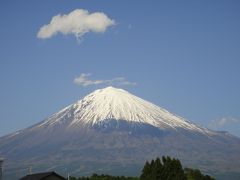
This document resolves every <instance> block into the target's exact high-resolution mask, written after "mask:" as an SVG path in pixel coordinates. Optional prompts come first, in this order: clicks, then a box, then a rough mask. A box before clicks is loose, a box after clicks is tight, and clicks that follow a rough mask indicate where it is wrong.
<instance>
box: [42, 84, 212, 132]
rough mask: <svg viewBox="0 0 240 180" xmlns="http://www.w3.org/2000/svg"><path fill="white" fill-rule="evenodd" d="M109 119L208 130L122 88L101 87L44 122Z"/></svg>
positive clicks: (70, 123)
mask: <svg viewBox="0 0 240 180" xmlns="http://www.w3.org/2000/svg"><path fill="white" fill-rule="evenodd" d="M108 120H116V121H118V120H124V121H127V122H130V123H137V124H148V125H152V126H154V127H157V128H160V129H167V128H171V129H176V128H183V129H188V130H194V131H198V132H203V133H205V132H206V131H208V130H207V129H205V128H202V127H199V126H197V125H195V124H194V123H191V122H189V121H187V120H185V119H183V118H181V117H179V116H176V115H174V114H171V113H170V112H168V111H167V110H165V109H163V108H161V107H158V106H156V105H154V104H152V103H150V102H148V101H146V100H143V99H141V98H139V97H137V96H135V95H133V94H131V93H129V92H127V91H125V90H123V89H118V88H114V87H107V88H104V89H98V90H95V91H94V92H92V93H90V94H89V95H87V96H85V97H84V98H83V99H81V100H79V101H78V102H76V103H75V104H72V105H70V106H68V107H66V108H64V109H63V110H61V111H60V112H58V113H56V114H54V115H53V116H52V117H50V118H49V119H47V120H46V121H45V122H44V123H42V124H40V126H42V125H53V124H59V123H63V122H66V121H68V122H67V124H68V127H69V128H71V127H75V128H76V127H80V126H81V127H82V126H94V125H96V124H101V123H103V122H106V121H108Z"/></svg>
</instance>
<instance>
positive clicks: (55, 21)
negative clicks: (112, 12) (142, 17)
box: [37, 9, 116, 39]
mask: <svg viewBox="0 0 240 180" xmlns="http://www.w3.org/2000/svg"><path fill="white" fill-rule="evenodd" d="M115 24H116V23H115V21H114V20H113V19H110V18H109V17H108V16H107V15H106V14H104V13H103V12H94V13H89V12H88V11H87V10H84V9H76V10H74V11H72V12H70V13H69V14H63V15H61V14H58V15H56V16H54V17H52V20H51V21H50V23H49V24H46V25H43V26H42V27H41V28H40V30H39V31H38V34H37V37H38V38H41V39H46V38H51V37H52V36H54V35H56V34H57V33H62V34H63V35H68V34H73V35H75V37H76V38H77V39H80V38H81V37H82V36H83V35H84V34H86V33H88V32H95V33H104V32H105V31H106V29H107V28H108V27H110V26H113V25H115Z"/></svg>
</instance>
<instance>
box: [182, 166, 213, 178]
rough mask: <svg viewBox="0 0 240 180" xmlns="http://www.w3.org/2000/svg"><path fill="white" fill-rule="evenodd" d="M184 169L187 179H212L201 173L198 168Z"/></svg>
mask: <svg viewBox="0 0 240 180" xmlns="http://www.w3.org/2000/svg"><path fill="white" fill-rule="evenodd" d="M184 171H185V175H186V177H187V179H188V180H214V178H213V177H211V176H209V175H203V174H202V173H201V172H200V171H199V170H198V169H190V168H185V169H184Z"/></svg>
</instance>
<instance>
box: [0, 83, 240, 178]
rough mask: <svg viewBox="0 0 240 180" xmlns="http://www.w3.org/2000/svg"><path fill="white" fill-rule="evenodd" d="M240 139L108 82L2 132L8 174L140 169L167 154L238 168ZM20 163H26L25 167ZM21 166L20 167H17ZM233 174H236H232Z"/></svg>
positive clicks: (212, 170) (205, 166)
mask: <svg viewBox="0 0 240 180" xmlns="http://www.w3.org/2000/svg"><path fill="white" fill-rule="evenodd" d="M239 152H240V139H239V138H237V137H234V136H232V135H231V134H228V133H226V132H217V131H212V130H209V129H207V128H204V127H201V126H198V125H196V124H194V123H192V122H190V121H188V120H186V119H184V118H181V117H179V116H176V115H174V114H172V113H170V112H169V111H167V110H165V109H163V108H161V107H158V106H156V105H154V104H152V103H150V102H148V101H145V100H143V99H141V98H139V97H137V96H135V95H132V94H130V93H129V92H127V91H125V90H122V89H117V88H114V87H107V88H104V89H99V90H96V91H94V92H92V93H90V94H89V95H87V96H85V97H84V98H82V99H81V100H79V101H77V102H76V103H74V104H71V105H69V106H67V107H66V108H64V109H62V110H60V111H59V112H57V113H55V114H53V115H52V116H51V117H49V118H47V119H46V120H44V121H42V122H40V123H38V124H36V125H33V126H31V127H29V128H26V129H23V130H20V131H17V132H15V133H12V134H10V135H6V136H3V137H1V138H0V156H2V157H4V159H5V164H6V168H5V169H6V173H5V174H6V177H5V179H6V180H7V179H11V180H14V179H18V177H17V176H14V175H15V174H16V172H18V173H17V174H19V175H21V176H22V175H25V174H24V169H26V168H28V167H29V166H33V165H34V166H33V169H35V170H36V171H47V170H56V171H58V172H62V173H66V172H65V171H66V167H68V172H70V174H71V175H75V176H79V175H89V174H92V173H108V174H116V175H123V174H124V175H139V173H140V170H141V167H142V166H143V164H144V163H145V161H146V160H147V159H153V158H155V157H157V156H162V155H169V156H172V157H176V158H179V159H181V160H182V162H183V164H184V165H185V166H188V165H189V166H190V167H196V168H199V169H201V170H203V171H204V172H207V173H209V174H219V173H229V172H231V173H232V172H234V173H238V175H239V176H237V177H240V169H239V167H240V155H239ZM21 169H23V170H22V171H21ZM19 172H22V174H21V173H19ZM230 179H234V178H230Z"/></svg>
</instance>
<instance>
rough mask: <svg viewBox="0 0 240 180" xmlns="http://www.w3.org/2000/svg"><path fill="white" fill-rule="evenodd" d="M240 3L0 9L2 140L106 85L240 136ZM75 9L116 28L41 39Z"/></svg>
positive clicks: (8, 0) (50, 4) (22, 4)
mask: <svg viewBox="0 0 240 180" xmlns="http://www.w3.org/2000/svg"><path fill="white" fill-rule="evenodd" d="M239 5H240V2H239V1H238V0H235V1H234V0H231V1H227V0H225V1H224V0H222V1H218V0H212V1H209V0H183V1H181V2H180V1H177V0H176V1H167V0H166V1H150V0H145V1H143V0H142V1H138V0H132V1H127V0H121V1H105V0H101V1H99V0H92V1H88V0H62V1H59V0H50V1H49V0H43V1H32V0H23V1H13V0H1V1H0V22H1V28H0V88H1V90H0V92H1V93H0V122H1V123H0V124H1V125H0V136H1V135H5V134H8V133H11V132H14V131H16V130H19V129H22V128H25V127H28V126H30V125H33V124H35V123H37V122H39V121H41V120H43V119H45V118H47V117H48V116H50V115H51V114H53V113H55V112H57V111H58V110H60V109H61V108H63V107H65V106H67V105H69V104H71V103H73V102H75V101H77V100H78V99H80V98H81V97H83V96H85V95H86V94H88V93H90V92H91V91H93V90H95V89H98V88H103V87H105V86H106V85H107V83H102V84H101V83H100V84H95V85H89V86H79V85H77V84H76V83H74V79H75V78H77V77H79V76H80V75H81V74H83V73H85V74H88V73H91V75H90V76H87V78H89V79H91V80H93V81H95V80H102V81H106V80H113V79H114V78H118V77H123V78H124V80H123V81H126V82H129V83H136V85H134V84H129V85H125V86H124V85H121V83H118V84H117V86H118V87H120V88H123V89H126V90H128V91H130V92H131V93H133V94H135V95H137V96H140V97H142V98H143V99H146V100H148V101H151V102H153V103H155V104H157V105H160V106H162V107H164V108H166V109H168V110H169V111H171V112H173V113H175V114H178V115H180V116H183V117H185V118H187V119H189V120H191V121H193V122H196V123H198V124H200V125H204V126H206V127H211V128H215V129H218V130H227V131H229V132H231V133H233V134H235V135H238V136H240V109H239V107H240V93H239V92H240V81H239V77H240V23H239V19H240V11H239ZM76 9H84V10H88V12H89V13H90V14H91V13H95V12H102V13H104V14H105V15H106V16H107V17H108V18H109V19H110V20H114V24H112V25H109V26H108V27H107V29H106V31H104V32H100V33H99V32H94V31H93V32H92V31H91V30H90V32H87V33H85V34H84V35H83V36H81V38H80V41H79V40H77V39H76V37H75V36H74V35H73V34H68V35H64V34H62V33H57V34H56V35H54V36H52V37H50V38H45V39H43V38H38V37H37V34H38V32H39V30H40V28H41V27H42V26H43V25H46V24H49V23H50V21H51V19H52V17H53V16H56V15H58V14H61V15H63V14H69V13H71V12H72V11H74V10H76Z"/></svg>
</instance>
